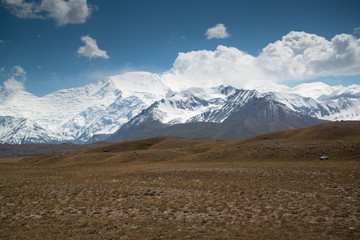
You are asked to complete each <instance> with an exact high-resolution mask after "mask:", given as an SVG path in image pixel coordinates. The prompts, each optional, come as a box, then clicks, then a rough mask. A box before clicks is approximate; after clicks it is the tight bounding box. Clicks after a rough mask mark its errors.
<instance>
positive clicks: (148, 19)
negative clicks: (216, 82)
mask: <svg viewBox="0 0 360 240" xmlns="http://www.w3.org/2000/svg"><path fill="white" fill-rule="evenodd" d="M0 1H1V3H0V86H1V88H7V89H11V88H12V89H22V90H24V89H25V90H26V91H28V92H30V93H32V94H34V95H36V96H44V95H46V94H49V93H51V92H53V91H56V90H59V89H63V88H71V87H79V86H83V85H85V84H89V83H92V82H95V81H99V80H102V79H104V78H106V77H107V76H112V75H116V74H121V73H125V72H129V71H148V72H152V73H164V72H167V71H169V70H174V72H175V73H176V74H177V76H179V80H182V79H183V78H186V79H187V80H189V81H196V79H197V78H199V79H200V78H216V77H219V78H221V77H223V78H225V80H224V81H225V82H226V83H233V82H235V84H234V85H236V84H237V86H238V87H244V86H247V84H250V83H252V82H256V81H258V82H262V81H268V82H276V83H281V84H285V85H287V86H295V85H297V84H300V83H303V82H313V81H322V82H324V83H326V84H329V85H344V86H348V85H351V84H360V40H359V38H360V14H359V13H360V1H359V0H338V1H333V0H326V1H323V0H316V1H314V0H312V1H308V0H301V1H297V0H294V1H269V0H266V1H256V0H252V1H250V0H245V1H240V0H235V1H231V0H221V1H215V0H181V1H180V0H153V1H149V0H142V1H140V0H122V1H117V0H107V1H100V0H89V1H86V0H67V1H66V0H41V1H40V0H37V1H25V0H0Z"/></svg>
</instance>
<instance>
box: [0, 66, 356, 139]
mask: <svg viewBox="0 0 360 240" xmlns="http://www.w3.org/2000/svg"><path fill="white" fill-rule="evenodd" d="M171 77H172V74H171V72H169V73H166V74H153V73H148V72H132V73H125V74H120V75H116V76H112V77H108V78H106V79H104V80H102V81H99V82H95V83H91V84H88V85H85V86H83V87H79V88H70V89H61V90H59V91H56V92H53V93H51V94H48V95H46V96H44V97H36V96H34V95H32V94H30V93H28V92H26V91H23V90H19V91H9V90H6V91H5V90H4V89H3V90H0V102H1V104H0V116H2V117H5V116H11V117H14V118H24V119H27V120H28V121H29V122H30V121H31V122H33V123H34V124H36V125H37V126H38V127H39V129H40V128H41V129H43V130H44V131H45V132H46V135H48V136H49V137H50V139H48V138H46V137H45V138H44V139H47V140H46V141H48V142H67V141H71V142H74V143H85V142H88V141H90V142H91V141H93V140H92V139H96V137H94V136H105V135H110V134H113V133H115V132H116V131H118V130H119V129H120V128H121V127H123V126H125V125H126V124H127V123H129V122H130V121H133V119H135V118H136V117H137V116H139V115H141V113H142V111H143V110H146V109H148V108H151V106H152V105H153V104H154V103H156V102H159V106H158V108H157V109H156V112H154V113H153V114H155V115H156V116H157V118H158V119H157V120H156V121H159V122H158V123H156V121H154V122H153V125H156V124H157V125H159V126H160V125H161V127H164V126H170V125H174V124H184V123H192V122H223V121H225V120H226V119H227V118H229V117H230V115H229V114H233V115H232V117H230V118H229V121H230V120H231V119H232V118H235V119H232V120H236V119H238V118H239V119H240V118H246V117H247V114H248V115H249V113H247V114H245V115H244V116H240V115H242V114H240V113H238V115H239V116H237V117H234V116H235V115H234V114H235V111H233V110H231V109H234V108H242V104H245V103H246V102H247V101H248V97H249V96H252V97H255V95H256V96H257V97H258V98H261V97H262V98H267V99H268V101H269V102H271V101H273V102H274V103H276V104H273V105H274V106H276V107H278V108H282V109H285V108H284V106H285V107H286V108H288V109H290V110H291V111H289V110H286V111H288V113H291V114H293V115H294V114H295V113H296V114H301V115H303V117H304V116H307V117H311V118H317V119H323V120H330V121H334V120H359V119H360V86H359V85H351V86H349V87H342V86H333V87H331V86H328V85H326V84H323V83H311V84H301V85H298V86H296V87H293V88H288V89H287V90H286V91H284V90H281V91H259V90H255V89H238V88H235V87H232V86H222V85H221V86H217V87H210V86H211V85H213V84H209V85H210V86H209V87H206V86H204V87H197V88H186V89H185V90H181V91H174V90H173V89H172V88H171V86H169V84H170V83H172V82H173V80H171ZM170 80H171V81H170ZM311 89H313V91H311ZM301 94H303V95H301ZM280 106H281V107H280ZM230 110H231V111H230ZM242 111H243V112H244V111H245V110H244V109H242ZM247 111H248V112H249V111H251V107H250V106H249V108H248V109H247ZM253 111H254V110H253ZM257 112H258V114H260V115H261V112H263V114H265V113H264V111H261V110H260V107H259V108H258V110H257ZM155 115H154V116H155ZM250 115H251V114H250ZM250 117H256V118H259V116H256V115H255V113H253V115H251V116H250ZM261 118H264V116H261V117H260V119H261ZM304 118H305V117H304ZM267 120H269V121H278V119H275V118H274V119H270V118H269V119H267ZM16 124H17V125H16ZM18 125H19V122H18V121H14V125H13V126H12V129H13V131H14V133H12V134H13V135H14V136H18V137H17V138H16V139H14V140H12V143H21V142H22V139H25V138H26V136H25V135H24V134H25V132H26V131H22V133H20V132H18V133H19V134H18V135H17V133H16V131H17V130H16V129H18ZM301 126H305V125H303V124H298V126H296V125H294V126H293V127H301ZM21 134H23V135H21ZM39 135H42V133H40V132H39ZM93 137H94V138H93ZM40 138H41V137H40ZM4 139H5V138H4V137H2V138H1V139H0V140H1V142H4V143H7V141H6V140H4ZM101 139H103V137H101ZM39 141H40V140H39Z"/></svg>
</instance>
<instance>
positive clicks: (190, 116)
mask: <svg viewBox="0 0 360 240" xmlns="http://www.w3.org/2000/svg"><path fill="white" fill-rule="evenodd" d="M297 97H299V98H300V96H297ZM245 118H252V119H259V120H263V121H267V122H269V123H270V122H272V123H275V122H276V123H281V124H283V126H286V128H287V129H290V128H298V127H305V126H310V125H314V124H320V123H322V122H323V121H321V120H319V119H317V118H312V117H311V116H308V115H304V114H301V113H299V112H297V111H294V110H292V109H290V108H289V107H287V106H286V105H285V104H283V103H282V102H280V101H277V99H276V98H275V97H274V94H273V93H260V92H258V91H256V90H244V89H236V88H234V87H231V86H228V87H224V86H220V87H216V88H209V89H207V88H192V89H189V90H186V91H182V92H179V93H177V94H174V95H173V96H171V97H169V98H166V99H162V100H160V101H157V102H155V103H154V104H152V105H151V106H150V107H149V108H147V109H145V110H143V111H142V112H141V113H140V114H139V115H137V116H136V117H134V118H133V119H131V120H130V121H129V122H127V123H126V124H124V125H123V126H122V127H121V128H120V129H119V130H118V131H117V132H116V133H115V134H114V135H115V136H114V137H111V138H110V140H112V141H117V140H123V139H126V138H127V137H129V136H131V135H132V133H133V132H134V131H139V129H140V130H141V131H147V132H152V131H155V130H157V129H160V128H165V127H168V126H171V125H174V124H181V123H195V122H212V123H223V122H230V121H239V120H242V119H245ZM138 135H139V134H138ZM140 135H141V134H140Z"/></svg>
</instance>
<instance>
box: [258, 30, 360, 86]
mask: <svg viewBox="0 0 360 240" xmlns="http://www.w3.org/2000/svg"><path fill="white" fill-rule="evenodd" d="M258 65H259V67H261V68H262V70H264V71H265V72H266V73H267V74H269V75H273V76H274V77H276V78H277V79H278V80H279V81H281V80H306V79H313V78H317V77H321V76H340V75H357V74H360V39H356V38H355V37H354V36H352V35H349V34H340V35H336V36H335V37H334V38H332V39H331V41H328V40H326V39H325V38H323V37H320V36H317V35H315V34H309V33H305V32H290V33H289V34H287V35H286V36H284V37H283V38H282V39H281V40H279V41H276V42H275V43H271V44H269V45H268V46H266V47H265V48H264V49H263V50H262V52H261V54H260V56H259V57H258Z"/></svg>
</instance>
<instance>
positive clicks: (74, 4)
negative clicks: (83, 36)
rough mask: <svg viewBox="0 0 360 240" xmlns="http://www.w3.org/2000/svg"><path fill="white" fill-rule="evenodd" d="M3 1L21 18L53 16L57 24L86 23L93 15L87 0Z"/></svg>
mask: <svg viewBox="0 0 360 240" xmlns="http://www.w3.org/2000/svg"><path fill="white" fill-rule="evenodd" d="M2 3H3V4H5V6H6V7H7V8H8V9H9V10H10V11H11V12H12V13H13V14H14V15H16V16H17V17H20V18H41V19H45V18H52V19H54V20H55V21H56V23H57V25H59V26H64V25H66V24H76V23H84V22H85V21H86V20H87V19H88V18H89V17H90V15H91V7H90V6H89V5H88V4H87V1H86V0H68V1H65V0H42V1H41V3H36V2H34V1H31V2H26V1H24V0H2Z"/></svg>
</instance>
